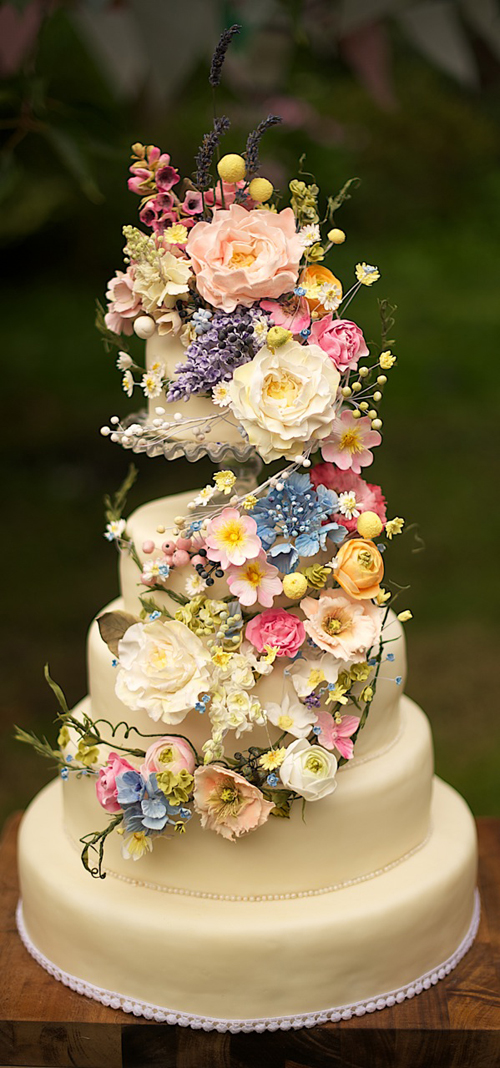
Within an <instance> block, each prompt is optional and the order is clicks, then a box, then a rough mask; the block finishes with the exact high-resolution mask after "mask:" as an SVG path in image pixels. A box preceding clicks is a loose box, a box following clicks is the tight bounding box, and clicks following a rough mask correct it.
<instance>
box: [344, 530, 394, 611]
mask: <svg viewBox="0 0 500 1068" xmlns="http://www.w3.org/2000/svg"><path fill="white" fill-rule="evenodd" d="M335 562H336V564H337V567H336V568H335V571H334V577H335V578H336V580H337V582H338V583H339V585H340V586H342V588H343V589H344V590H345V591H346V593H350V595H351V597H354V598H356V600H364V599H365V598H367V597H369V598H372V597H376V596H377V594H378V593H380V583H381V581H382V578H383V575H384V564H383V561H382V557H381V555H380V553H379V551H378V549H377V546H376V545H374V544H373V542H372V541H368V539H366V538H353V539H352V540H351V541H345V542H344V544H343V545H341V547H340V549H339V551H338V553H337V556H336V557H335Z"/></svg>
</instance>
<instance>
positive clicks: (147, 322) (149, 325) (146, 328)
mask: <svg viewBox="0 0 500 1068" xmlns="http://www.w3.org/2000/svg"><path fill="white" fill-rule="evenodd" d="M155 330H156V323H155V321H154V319H152V318H151V316H150V315H139V316H138V317H137V319H136V320H135V322H134V333H135V334H137V337H141V338H142V339H143V341H145V340H146V339H147V338H148V337H152V336H153V334H154V332H155Z"/></svg>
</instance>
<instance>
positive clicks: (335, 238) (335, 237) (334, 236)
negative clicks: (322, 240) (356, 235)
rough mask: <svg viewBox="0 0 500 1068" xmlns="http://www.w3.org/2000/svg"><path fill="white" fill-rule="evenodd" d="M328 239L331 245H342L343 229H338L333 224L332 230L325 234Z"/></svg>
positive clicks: (343, 239)
mask: <svg viewBox="0 0 500 1068" xmlns="http://www.w3.org/2000/svg"><path fill="white" fill-rule="evenodd" d="M326 236H327V238H328V240H329V241H331V242H332V245H343V244H344V241H345V233H344V231H343V230H339V229H338V228H337V227H336V226H334V228H333V230H330V231H329V232H328V234H327V235H326Z"/></svg>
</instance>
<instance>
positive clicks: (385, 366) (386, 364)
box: [378, 349, 396, 371]
mask: <svg viewBox="0 0 500 1068" xmlns="http://www.w3.org/2000/svg"><path fill="white" fill-rule="evenodd" d="M378 362H379V364H380V366H381V368H382V370H383V371H389V370H390V369H391V367H392V366H393V364H395V363H396V357H395V356H393V355H392V352H391V351H390V349H387V350H386V352H381V353H380V356H379V361H378Z"/></svg>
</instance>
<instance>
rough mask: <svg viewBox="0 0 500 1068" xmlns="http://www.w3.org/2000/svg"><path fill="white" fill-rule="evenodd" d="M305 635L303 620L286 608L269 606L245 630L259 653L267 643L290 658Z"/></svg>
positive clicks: (280, 654) (279, 654) (278, 652)
mask: <svg viewBox="0 0 500 1068" xmlns="http://www.w3.org/2000/svg"><path fill="white" fill-rule="evenodd" d="M315 603H316V602H315ZM305 636H306V632H305V629H304V624H303V622H302V620H301V619H298V617H297V616H294V615H293V613H292V612H287V611H286V610H285V609H284V608H269V609H267V611H266V612H261V613H260V615H258V616H254V617H253V619H251V620H250V622H249V623H247V628H246V631H245V637H246V638H247V639H248V641H250V642H251V643H252V645H254V646H255V648H256V649H258V651H259V653H261V652H262V651H263V649H264V648H265V646H266V645H271V646H272V647H273V649H276V654H277V656H288V657H290V659H291V658H292V657H294V656H295V655H296V654H297V653H298V651H299V649H300V647H301V645H302V643H303V641H304V640H305Z"/></svg>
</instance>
